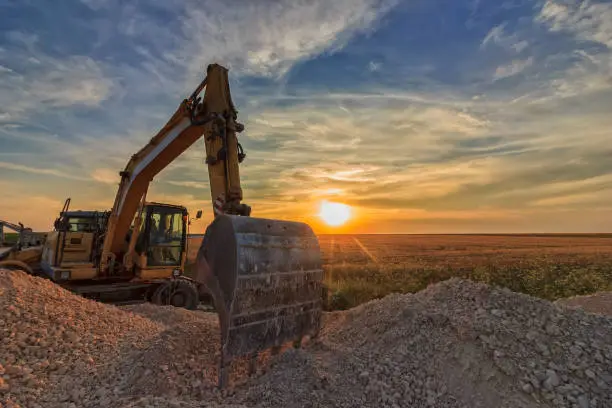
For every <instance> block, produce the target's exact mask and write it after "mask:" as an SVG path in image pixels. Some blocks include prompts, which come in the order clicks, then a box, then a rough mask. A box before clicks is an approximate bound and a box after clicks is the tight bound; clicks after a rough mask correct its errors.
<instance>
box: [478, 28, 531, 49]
mask: <svg viewBox="0 0 612 408" xmlns="http://www.w3.org/2000/svg"><path fill="white" fill-rule="evenodd" d="M506 27H507V23H502V24H500V25H497V26H495V27H493V28H492V29H491V30H490V31H489V32H488V33H487V35H486V36H485V37H484V38H483V40H482V42H481V43H480V48H481V49H485V48H487V47H489V46H491V45H493V44H495V45H497V46H499V47H502V48H505V49H507V50H513V51H515V52H517V53H520V52H521V51H523V50H525V49H526V48H527V47H528V46H529V41H527V40H526V39H521V38H519V36H518V35H517V34H508V33H507V32H506Z"/></svg>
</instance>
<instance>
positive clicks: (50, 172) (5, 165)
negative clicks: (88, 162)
mask: <svg viewBox="0 0 612 408" xmlns="http://www.w3.org/2000/svg"><path fill="white" fill-rule="evenodd" d="M0 168H2V169H5V170H13V171H21V172H26V173H31V174H38V175H45V176H55V177H61V178H65V179H71V180H86V178H83V177H80V176H77V175H74V174H69V173H65V172H62V171H59V170H56V169H46V168H38V167H29V166H24V165H21V164H16V163H9V162H0Z"/></svg>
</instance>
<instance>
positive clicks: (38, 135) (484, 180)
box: [0, 0, 612, 233]
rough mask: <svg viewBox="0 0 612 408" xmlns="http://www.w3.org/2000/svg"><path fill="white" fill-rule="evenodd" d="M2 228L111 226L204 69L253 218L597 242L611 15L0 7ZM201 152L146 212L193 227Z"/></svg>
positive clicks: (608, 156)
mask: <svg viewBox="0 0 612 408" xmlns="http://www.w3.org/2000/svg"><path fill="white" fill-rule="evenodd" d="M0 23H1V24H0V30H1V31H0V189H1V190H0V191H1V192H2V193H1V194H2V197H1V199H0V218H2V219H8V220H9V221H21V222H24V223H25V224H28V225H31V226H33V227H34V228H37V229H47V228H50V226H51V225H52V222H53V220H54V218H55V216H56V215H57V212H58V211H59V210H60V209H61V206H62V203H63V200H64V199H65V198H66V197H71V198H72V203H73V206H74V207H75V208H77V207H78V208H81V209H86V208H96V209H105V208H109V207H110V206H111V204H112V202H113V199H114V195H115V192H116V187H117V183H118V171H119V170H121V169H123V167H124V166H125V164H126V162H127V160H128V159H129V157H130V155H131V154H133V153H134V152H136V151H137V150H138V149H139V148H140V147H141V146H142V145H144V144H145V143H146V142H147V141H148V140H149V139H150V138H151V137H152V136H153V135H154V134H155V133H157V131H158V130H159V129H160V128H161V127H162V126H163V125H164V124H165V123H166V121H167V120H168V119H169V117H170V116H171V115H172V114H173V113H174V111H175V109H176V108H177V106H178V104H179V103H180V101H181V100H182V99H183V98H185V97H187V96H188V95H189V94H190V93H191V91H192V90H193V88H194V87H195V86H196V85H197V84H198V83H199V81H200V80H201V78H202V77H203V75H204V69H205V67H206V66H207V65H208V64H209V63H212V62H217V63H220V64H222V65H224V66H227V67H228V68H230V81H231V87H232V94H233V97H234V102H235V103H236V105H237V108H238V110H239V121H241V122H242V123H244V124H245V126H246V130H245V131H244V132H243V133H242V134H241V135H240V138H241V142H242V144H243V145H244V147H245V150H246V152H247V159H246V160H245V162H244V163H243V165H242V170H241V174H242V177H243V188H244V190H245V201H246V202H247V203H249V204H251V205H252V206H253V215H254V216H262V217H272V218H284V219H295V220H301V221H306V222H309V223H311V224H312V225H313V226H314V227H315V229H316V230H317V231H321V232H331V230H329V229H326V228H324V226H323V225H322V224H321V222H320V221H319V220H318V218H317V217H316V213H317V211H318V207H317V206H318V203H319V202H320V201H321V200H332V201H339V202H343V203H346V204H349V205H351V206H352V207H353V212H354V217H353V220H352V221H351V222H350V223H349V224H347V225H346V226H345V227H344V228H342V229H341V231H342V232H368V233H377V232H379V233H386V232H400V233H401V232H409V233H420V232H546V231H548V232H576V231H577V232H602V231H604V232H605V231H609V230H610V228H612V217H610V214H612V136H611V134H610V129H612V115H610V114H609V112H610V106H612V3H610V2H601V1H600V2H594V1H593V2H590V1H582V2H581V1H573V0H554V1H553V0H548V1H521V0H513V1H504V2H502V1H494V0H490V1H486V0H470V1H457V0H427V1H425V0H336V1H334V2H330V1H324V0H311V1H298V0H293V1H280V0H279V1H274V0H269V1H251V2H245V1H237V0H235V1H221V0H204V1H189V0H187V1H179V0H169V1H163V2H162V1H159V2H138V1H115V0H82V1H55V2H53V3H49V2H42V1H33V0H32V1H16V0H0ZM204 156H205V155H204V145H203V141H200V142H198V143H196V145H194V146H193V147H192V148H191V149H190V150H189V151H187V152H186V153H184V154H183V155H182V156H181V157H180V158H179V160H177V161H176V162H175V163H173V164H172V165H171V166H170V167H169V168H167V169H166V170H164V171H163V172H162V173H161V174H160V175H159V176H158V177H157V178H156V180H155V181H154V183H153V185H152V188H151V190H150V193H149V198H150V199H152V200H158V201H162V200H163V201H166V202H170V203H176V204H184V205H186V206H187V207H188V208H189V209H190V210H195V209H198V208H203V209H204V210H205V214H206V217H205V219H204V220H203V221H202V222H200V223H199V224H197V225H194V228H195V229H196V230H198V229H199V230H201V229H203V228H204V227H205V225H206V223H207V222H208V221H209V220H210V218H211V215H212V209H211V207H210V200H209V191H208V175H207V169H206V166H205V165H204V162H203V158H204Z"/></svg>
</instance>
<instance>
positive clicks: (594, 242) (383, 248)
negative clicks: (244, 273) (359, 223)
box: [189, 234, 612, 309]
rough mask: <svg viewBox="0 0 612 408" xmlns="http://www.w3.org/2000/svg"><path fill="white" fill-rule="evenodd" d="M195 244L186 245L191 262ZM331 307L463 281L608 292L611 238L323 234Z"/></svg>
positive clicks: (535, 291) (548, 295) (561, 292)
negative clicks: (456, 279) (451, 279)
mask: <svg viewBox="0 0 612 408" xmlns="http://www.w3.org/2000/svg"><path fill="white" fill-rule="evenodd" d="M199 241H200V238H193V239H192V240H190V251H189V253H190V254H189V259H190V260H193V259H194V258H195V253H196V252H197V249H198V247H199ZM319 243H320V246H321V250H322V252H323V260H324V265H325V271H326V281H327V285H328V287H329V295H330V296H329V302H330V303H329V307H330V308H331V309H345V308H347V307H352V306H354V305H357V304H360V303H363V302H366V301H368V300H371V299H374V298H380V297H383V296H385V295H387V294H389V293H391V292H404V293H405V292H416V291H419V290H421V289H423V288H425V287H426V286H427V285H428V284H430V283H435V282H439V281H441V280H446V279H448V278H450V277H453V276H457V277H464V278H469V279H472V280H476V281H482V282H486V283H489V284H494V285H499V286H504V287H508V288H510V289H512V290H514V291H518V292H522V293H527V294H530V295H534V296H538V297H541V298H545V299H549V300H555V299H558V298H560V297H568V296H574V295H584V294H590V293H593V292H596V291H601V290H612V234H600V235H591V234H573V235H569V234H568V235H544V234H542V235H528V234H525V235H322V236H320V237H319Z"/></svg>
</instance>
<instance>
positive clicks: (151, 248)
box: [135, 203, 188, 279]
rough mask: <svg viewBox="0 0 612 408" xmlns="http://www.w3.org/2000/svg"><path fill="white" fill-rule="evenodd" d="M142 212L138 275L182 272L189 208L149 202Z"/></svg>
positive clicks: (136, 261) (138, 244)
mask: <svg viewBox="0 0 612 408" xmlns="http://www.w3.org/2000/svg"><path fill="white" fill-rule="evenodd" d="M140 216H141V222H140V229H139V232H138V238H137V241H136V246H135V251H136V254H137V256H136V259H135V264H136V266H137V272H136V274H137V276H139V277H140V278H142V279H151V278H162V277H171V276H178V275H180V274H181V273H182V270H183V267H184V265H185V257H186V243H187V220H188V213H187V209H186V208H185V207H181V206H174V205H169V204H159V203H147V204H146V205H145V207H144V209H143V211H142V212H141V215H140Z"/></svg>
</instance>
